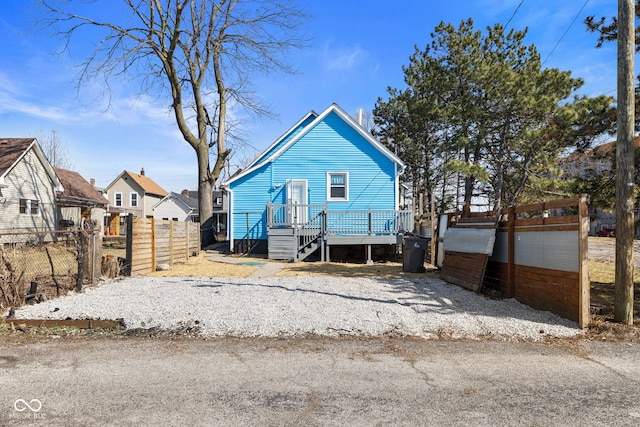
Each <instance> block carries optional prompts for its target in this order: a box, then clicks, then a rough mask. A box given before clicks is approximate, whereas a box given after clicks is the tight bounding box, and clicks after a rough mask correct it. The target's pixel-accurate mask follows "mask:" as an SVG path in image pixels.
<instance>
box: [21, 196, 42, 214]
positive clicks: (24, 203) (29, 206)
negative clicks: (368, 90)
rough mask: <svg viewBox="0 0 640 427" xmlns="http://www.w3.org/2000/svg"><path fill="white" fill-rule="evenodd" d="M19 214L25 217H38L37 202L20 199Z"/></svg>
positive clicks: (38, 204) (38, 205) (38, 206)
mask: <svg viewBox="0 0 640 427" xmlns="http://www.w3.org/2000/svg"><path fill="white" fill-rule="evenodd" d="M20 213H21V214H25V215H40V203H39V202H38V201H37V200H29V199H20Z"/></svg>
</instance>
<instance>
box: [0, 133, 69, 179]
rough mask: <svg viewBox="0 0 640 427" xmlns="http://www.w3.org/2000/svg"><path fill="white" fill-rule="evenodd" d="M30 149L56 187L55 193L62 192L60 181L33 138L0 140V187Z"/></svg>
mask: <svg viewBox="0 0 640 427" xmlns="http://www.w3.org/2000/svg"><path fill="white" fill-rule="evenodd" d="M30 149H33V151H34V153H35V154H36V156H38V158H39V159H40V161H41V162H42V165H43V166H44V168H45V170H46V171H47V173H48V175H49V176H50V178H51V180H52V181H53V184H54V186H55V187H56V191H62V190H63V188H62V185H61V183H60V180H59V179H58V177H57V176H56V174H55V172H54V171H53V168H52V167H51V164H50V163H49V161H48V160H47V157H46V156H45V155H44V153H43V152H42V149H41V148H40V145H39V144H38V141H37V140H36V139H35V138H0V186H4V183H5V177H6V176H7V175H8V174H9V172H11V170H12V169H13V168H14V167H15V166H16V165H17V164H18V162H20V160H22V158H23V157H24V156H25V155H26V154H27V153H28V152H29V150H30Z"/></svg>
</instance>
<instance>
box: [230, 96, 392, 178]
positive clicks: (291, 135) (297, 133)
mask: <svg viewBox="0 0 640 427" xmlns="http://www.w3.org/2000/svg"><path fill="white" fill-rule="evenodd" d="M331 113H335V114H337V115H338V116H339V117H340V118H342V120H344V121H345V122H346V123H347V124H349V125H350V126H351V127H352V128H353V129H354V130H355V131H356V132H358V133H359V134H360V135H361V136H362V137H363V138H364V139H365V140H366V141H367V142H369V143H370V144H371V145H372V146H374V147H375V148H376V149H377V150H378V151H380V152H381V153H382V154H383V155H384V156H385V157H387V158H388V159H389V160H391V161H393V162H395V163H396V164H398V165H400V168H401V169H404V163H403V162H402V160H400V158H399V157H398V156H396V155H395V154H394V153H392V152H391V151H390V150H389V149H388V148H387V147H385V146H384V145H383V144H382V143H380V141H378V140H377V139H375V138H374V137H373V135H371V133H369V132H368V131H367V130H366V129H365V128H364V127H363V126H362V125H360V124H359V123H358V122H357V121H356V120H355V119H354V118H353V117H351V116H350V115H349V114H348V113H347V112H345V111H344V110H343V109H342V108H340V107H339V106H338V105H337V104H331V105H330V106H329V108H327V109H326V110H324V111H323V112H322V113H320V114H319V115H316V114H315V113H314V112H313V111H312V112H310V113H307V114H306V115H305V116H304V117H303V118H302V119H301V120H300V121H298V123H296V124H295V125H294V126H293V127H292V128H291V129H289V130H288V131H287V132H286V133H285V134H284V135H282V136H281V137H280V138H278V139H277V140H276V141H275V142H274V143H273V144H271V146H269V147H268V148H267V149H266V150H265V151H264V152H263V153H262V154H261V155H260V156H258V157H257V158H256V159H255V160H254V161H253V162H251V163H250V164H249V166H247V167H246V168H245V169H244V170H243V171H241V172H240V173H237V174H235V175H234V176H232V177H231V178H229V179H228V180H227V181H225V183H224V184H223V185H224V186H228V185H229V184H230V183H232V182H234V181H236V180H238V179H240V178H242V177H243V176H245V175H248V174H250V173H251V172H253V171H254V170H256V169H259V168H260V167H262V166H263V165H265V164H266V163H269V162H273V161H274V160H276V159H277V158H278V157H280V156H281V155H282V154H283V153H284V152H286V151H287V150H288V149H289V147H291V146H292V145H293V144H295V143H296V142H297V141H298V140H300V138H302V137H303V136H304V135H306V134H307V133H308V132H309V131H310V130H311V129H313V128H314V127H315V126H316V125H317V124H318V123H320V122H321V121H322V120H324V119H325V118H326V117H327V116H328V115H329V114H331Z"/></svg>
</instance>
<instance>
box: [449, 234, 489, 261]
mask: <svg viewBox="0 0 640 427" xmlns="http://www.w3.org/2000/svg"><path fill="white" fill-rule="evenodd" d="M495 241H496V230H495V228H487V229H484V228H449V229H448V230H447V231H446V233H445V235H444V250H445V252H448V251H451V252H464V253H473V254H483V255H491V254H492V253H493V246H494V244H495Z"/></svg>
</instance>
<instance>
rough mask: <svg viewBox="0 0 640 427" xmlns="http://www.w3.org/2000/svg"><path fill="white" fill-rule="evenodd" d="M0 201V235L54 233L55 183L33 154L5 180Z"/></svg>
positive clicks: (24, 159) (28, 155) (30, 152)
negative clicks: (28, 232) (10, 233)
mask: <svg viewBox="0 0 640 427" xmlns="http://www.w3.org/2000/svg"><path fill="white" fill-rule="evenodd" d="M3 199H4V200H3ZM22 200H24V202H22ZM0 201H1V202H2V203H0V232H22V231H34V230H38V231H43V230H54V229H55V224H56V211H55V188H54V183H53V181H52V180H51V177H50V176H49V174H48V173H47V171H46V169H45V167H44V165H43V164H42V162H41V161H40V159H39V157H38V156H37V155H36V154H35V152H34V151H33V150H29V152H27V153H26V154H25V156H24V157H23V158H22V159H21V160H20V161H19V162H18V163H17V164H16V165H15V167H14V168H13V169H11V170H10V171H9V172H8V173H7V175H6V176H5V186H4V188H2V195H1V196H0Z"/></svg>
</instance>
